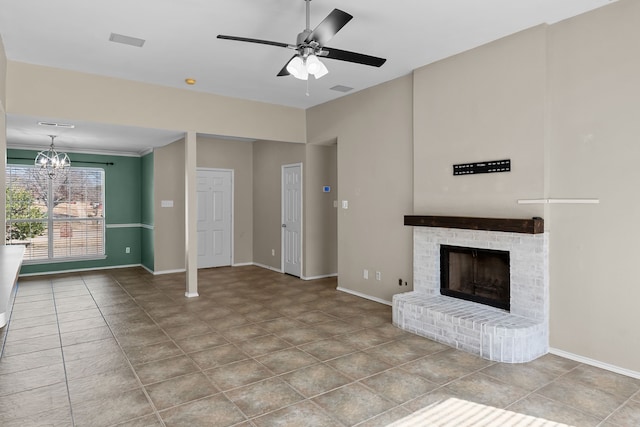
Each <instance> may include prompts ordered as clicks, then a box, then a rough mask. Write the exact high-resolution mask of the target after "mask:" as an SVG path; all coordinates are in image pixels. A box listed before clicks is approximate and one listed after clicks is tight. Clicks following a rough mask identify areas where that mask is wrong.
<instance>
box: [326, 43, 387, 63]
mask: <svg viewBox="0 0 640 427" xmlns="http://www.w3.org/2000/svg"><path fill="white" fill-rule="evenodd" d="M320 56H321V57H324V58H330V59H337V60H339V61H347V62H355V63H356V64H363V65H371V66H372V67H380V66H382V64H384V63H385V62H386V61H387V60H386V59H385V58H378V57H377V56H371V55H365V54H363V53H356V52H349V51H348V50H340V49H334V48H332V47H325V48H324V49H322V52H321V53H320Z"/></svg>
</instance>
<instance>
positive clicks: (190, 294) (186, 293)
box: [184, 292, 200, 298]
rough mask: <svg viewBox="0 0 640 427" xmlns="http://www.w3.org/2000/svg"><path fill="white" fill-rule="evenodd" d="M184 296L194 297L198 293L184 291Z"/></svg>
mask: <svg viewBox="0 0 640 427" xmlns="http://www.w3.org/2000/svg"><path fill="white" fill-rule="evenodd" d="M184 296H185V297H187V298H195V297H199V296H200V295H198V293H197V292H185V293H184Z"/></svg>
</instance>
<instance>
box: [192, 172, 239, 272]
mask: <svg viewBox="0 0 640 427" xmlns="http://www.w3.org/2000/svg"><path fill="white" fill-rule="evenodd" d="M200 171H205V172H230V173H231V201H230V203H231V214H230V218H229V220H230V222H231V224H229V227H230V230H229V232H230V235H229V244H230V248H229V250H230V251H231V254H230V255H231V258H230V262H231V266H232V267H233V264H234V256H233V253H234V250H233V248H234V243H235V237H234V220H235V214H234V200H235V169H223V168H200V167H198V168H196V178H197V177H198V172H200ZM196 247H197V246H196Z"/></svg>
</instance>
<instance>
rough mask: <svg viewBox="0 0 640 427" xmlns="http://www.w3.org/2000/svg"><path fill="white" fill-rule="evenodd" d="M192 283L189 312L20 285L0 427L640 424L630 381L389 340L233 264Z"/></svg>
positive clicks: (95, 291)
mask: <svg viewBox="0 0 640 427" xmlns="http://www.w3.org/2000/svg"><path fill="white" fill-rule="evenodd" d="M199 285H200V287H199V291H200V297H198V298H192V299H187V298H185V297H184V276H183V275H179V274H178V275H169V276H158V277H154V276H152V275H150V274H149V273H147V272H145V271H144V270H142V269H139V268H131V269H121V270H112V271H99V272H88V273H82V274H67V275H55V276H47V277H35V278H25V279H21V280H20V283H19V288H18V291H17V295H16V298H15V302H14V305H13V311H12V315H11V319H10V323H9V325H8V326H7V327H5V328H3V329H2V330H1V331H0V334H1V335H0V337H2V339H3V340H4V342H5V345H4V351H3V354H2V359H0V425H2V426H5V427H8V426H21V427H24V426H32V425H33V426H40V425H53V426H71V425H75V426H109V425H122V426H162V425H166V426H192V427H193V426H242V427H249V426H254V427H264V426H355V425H358V426H363V427H364V426H385V425H388V424H390V423H393V422H396V421H398V420H400V419H402V418H404V417H406V416H407V415H409V414H411V413H413V412H415V411H419V410H421V409H423V408H428V407H430V405H435V404H438V403H441V402H445V401H448V399H451V398H456V399H460V400H462V401H466V402H469V403H470V402H476V403H478V404H481V405H486V406H488V407H495V408H500V409H506V410H508V411H512V412H515V413H519V414H525V415H529V416H534V417H540V418H544V419H546V420H550V421H554V422H557V423H565V424H570V425H575V426H579V427H583V426H608V427H612V426H624V427H627V426H638V425H640V380H636V379H632V378H629V377H625V376H622V375H618V374H614V373H611V372H608V371H604V370H601V369H597V368H594V367H591V366H588V365H583V364H579V363H576V362H573V361H570V360H567V359H563V358H560V357H557V356H553V355H547V356H544V357H542V358H540V359H538V360H536V361H534V362H531V363H527V364H521V365H507V364H500V363H493V362H489V361H486V360H483V359H480V358H478V357H474V356H471V355H469V354H466V353H462V352H459V351H456V350H453V349H451V348H449V347H446V346H443V345H441V344H438V343H435V342H433V341H429V340H427V339H424V338H421V337H418V336H415V335H412V334H408V333H405V332H403V331H400V330H398V329H397V328H395V327H393V326H392V325H391V323H390V319H391V308H390V307H388V306H385V305H382V304H378V303H375V302H372V301H368V300H365V299H361V298H358V297H355V296H352V295H349V294H346V293H343V292H339V291H336V290H335V288H336V281H335V279H325V280H316V281H308V282H307V281H301V280H298V279H295V278H292V277H290V276H286V275H282V274H278V273H275V272H272V271H268V270H265V269H261V268H258V267H236V268H217V269H208V270H202V271H201V272H200V280H199ZM467 424H468V425H476V424H471V422H467V421H460V420H459V419H458V421H455V422H454V423H453V424H444V421H443V423H442V424H420V423H418V424H412V425H467ZM507 424H508V423H507ZM507 424H502V425H507ZM406 425H408V423H406ZM477 425H483V424H477ZM522 425H524V424H522ZM527 425H529V424H527ZM540 425H542V424H540ZM544 425H545V426H546V425H552V424H544ZM553 425H557V424H553Z"/></svg>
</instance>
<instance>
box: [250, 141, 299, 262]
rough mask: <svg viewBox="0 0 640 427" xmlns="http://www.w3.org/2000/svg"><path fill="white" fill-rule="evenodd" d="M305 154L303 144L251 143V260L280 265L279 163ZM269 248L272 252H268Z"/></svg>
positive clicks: (294, 161) (297, 159)
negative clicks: (273, 252)
mask: <svg viewBox="0 0 640 427" xmlns="http://www.w3.org/2000/svg"><path fill="white" fill-rule="evenodd" d="M304 156H305V146H304V145H303V144H290V143H286V142H275V141H256V142H254V144H253V262H255V263H257V264H260V265H263V266H267V267H271V268H273V269H276V270H280V269H281V267H282V265H281V261H280V254H281V232H282V228H281V225H282V219H281V206H282V204H281V203H282V202H281V200H282V193H281V183H282V166H283V165H287V164H293V163H304ZM303 174H304V165H303ZM303 176H304V175H303ZM303 179H304V178H303ZM303 186H304V182H303ZM303 197H304V195H303ZM271 250H274V251H275V255H271ZM303 256H305V255H304V254H303Z"/></svg>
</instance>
